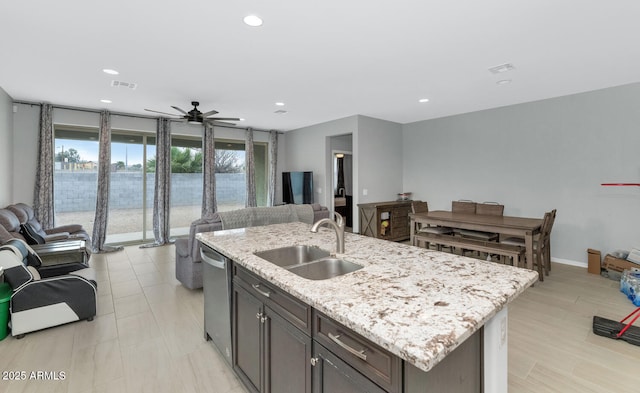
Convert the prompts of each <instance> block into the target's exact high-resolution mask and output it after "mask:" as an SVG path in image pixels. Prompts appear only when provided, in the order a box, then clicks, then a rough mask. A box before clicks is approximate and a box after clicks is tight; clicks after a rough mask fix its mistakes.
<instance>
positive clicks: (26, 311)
mask: <svg viewBox="0 0 640 393" xmlns="http://www.w3.org/2000/svg"><path fill="white" fill-rule="evenodd" d="M40 265H41V261H40V259H39V257H38V255H37V254H36V253H35V252H34V251H33V249H31V247H29V246H28V245H27V243H25V242H24V241H23V240H19V239H13V240H10V241H9V242H7V243H6V244H4V245H3V246H0V267H2V268H3V270H4V279H5V282H7V283H8V284H9V286H10V287H11V289H12V294H11V301H10V304H9V310H10V316H11V335H12V336H16V337H17V338H22V337H24V335H25V333H29V332H33V331H36V330H41V329H45V328H48V327H52V326H58V325H62V324H65V323H69V322H74V321H79V320H83V319H86V320H89V321H90V320H93V317H94V316H95V315H96V308H97V284H96V279H95V272H94V270H93V269H92V268H90V267H86V268H78V266H70V267H69V268H68V269H67V270H66V271H57V272H56V274H55V275H51V274H52V273H53V272H52V271H47V270H40V267H41V266H40ZM41 273H42V274H41Z"/></svg>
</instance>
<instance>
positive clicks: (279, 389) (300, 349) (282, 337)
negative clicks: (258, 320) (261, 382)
mask: <svg viewBox="0 0 640 393" xmlns="http://www.w3.org/2000/svg"><path fill="white" fill-rule="evenodd" d="M265 311H266V314H267V320H266V324H265V336H264V337H265V342H264V345H265V353H266V359H265V368H266V370H265V387H266V389H265V392H266V393H311V363H310V360H311V337H309V336H307V335H306V334H304V333H303V332H302V331H301V330H300V329H298V328H296V327H295V326H293V325H292V324H291V323H289V322H288V321H287V320H285V319H284V318H282V317H281V316H280V315H278V314H276V313H275V312H274V311H273V310H272V309H271V308H269V307H266V308H265Z"/></svg>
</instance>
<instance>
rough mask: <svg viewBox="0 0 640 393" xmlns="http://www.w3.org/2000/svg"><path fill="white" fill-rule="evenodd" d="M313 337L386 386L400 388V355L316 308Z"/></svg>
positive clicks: (392, 388)
mask: <svg viewBox="0 0 640 393" xmlns="http://www.w3.org/2000/svg"><path fill="white" fill-rule="evenodd" d="M313 339H314V340H316V341H317V342H318V343H320V344H322V345H324V346H325V347H326V348H327V349H329V350H330V351H331V352H333V353H334V354H335V355H336V356H338V357H339V358H340V359H342V360H343V361H344V362H346V363H347V364H349V365H350V366H351V367H353V368H355V369H356V370H358V371H360V372H361V373H362V374H364V375H366V376H367V377H368V378H369V379H371V380H372V381H373V382H375V383H377V384H378V385H380V386H381V387H383V388H384V389H385V390H387V391H389V392H394V393H397V392H400V391H401V384H402V361H401V359H400V358H399V357H397V356H395V355H394V354H392V353H391V352H389V351H387V350H386V349H384V348H382V347H380V346H379V345H377V344H374V343H373V342H372V341H371V340H368V339H367V338H365V337H363V336H361V335H360V334H358V333H356V332H354V331H352V330H351V329H349V328H347V327H345V326H343V325H341V324H339V323H337V322H336V321H334V320H332V319H331V318H329V317H327V316H325V315H323V314H322V313H320V312H317V311H315V310H314V314H313Z"/></svg>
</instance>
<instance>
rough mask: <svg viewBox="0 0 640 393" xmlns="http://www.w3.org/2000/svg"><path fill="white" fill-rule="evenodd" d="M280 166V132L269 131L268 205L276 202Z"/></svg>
mask: <svg viewBox="0 0 640 393" xmlns="http://www.w3.org/2000/svg"><path fill="white" fill-rule="evenodd" d="M277 166H278V132H277V131H275V130H271V131H270V132H269V195H268V199H267V206H274V205H275V203H276V180H277V173H276V171H277Z"/></svg>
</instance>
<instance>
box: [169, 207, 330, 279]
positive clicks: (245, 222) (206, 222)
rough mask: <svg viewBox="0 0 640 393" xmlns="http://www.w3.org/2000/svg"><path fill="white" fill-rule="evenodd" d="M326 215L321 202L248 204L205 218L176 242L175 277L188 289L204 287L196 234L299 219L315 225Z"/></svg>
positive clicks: (325, 209)
mask: <svg viewBox="0 0 640 393" xmlns="http://www.w3.org/2000/svg"><path fill="white" fill-rule="evenodd" d="M327 217H329V210H328V209H327V208H326V207H324V206H320V205H319V204H311V205H282V206H274V207H248V208H244V209H238V210H233V211H229V212H218V213H214V214H213V215H211V216H209V217H203V218H201V219H199V220H196V221H194V222H192V223H191V227H190V229H189V237H188V238H186V239H185V238H183V239H177V240H176V242H175V246H176V279H178V281H180V282H181V283H182V285H184V286H185V287H187V288H189V289H195V288H202V259H201V258H200V244H199V243H198V241H197V240H196V233H200V232H213V231H219V230H221V229H235V228H246V227H252V226H260V225H269V224H281V223H286V222H296V221H300V222H306V223H308V224H313V223H314V222H316V221H318V220H320V219H322V218H327Z"/></svg>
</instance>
